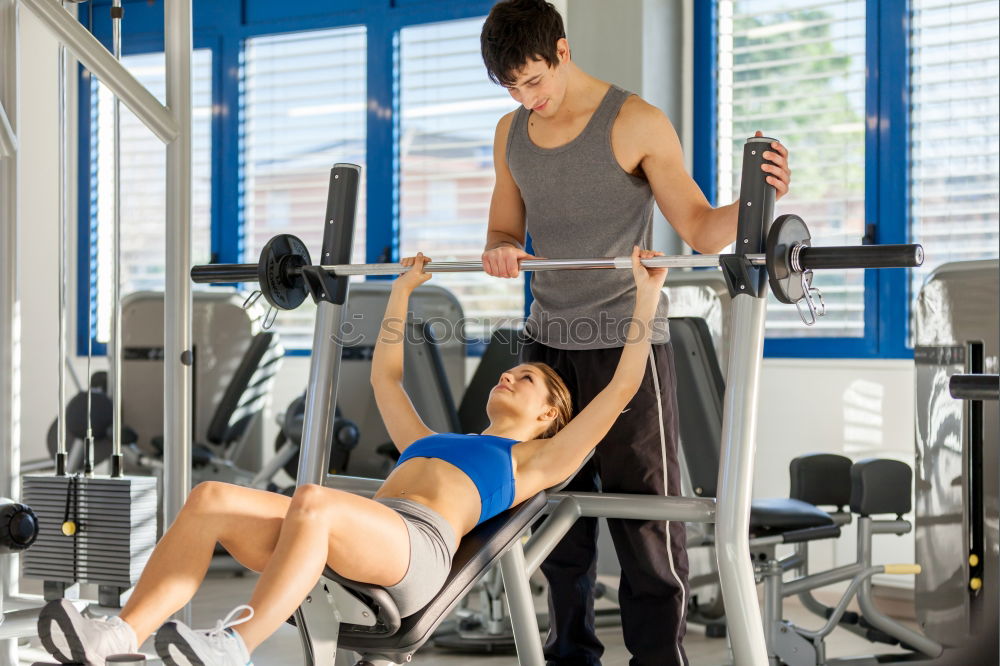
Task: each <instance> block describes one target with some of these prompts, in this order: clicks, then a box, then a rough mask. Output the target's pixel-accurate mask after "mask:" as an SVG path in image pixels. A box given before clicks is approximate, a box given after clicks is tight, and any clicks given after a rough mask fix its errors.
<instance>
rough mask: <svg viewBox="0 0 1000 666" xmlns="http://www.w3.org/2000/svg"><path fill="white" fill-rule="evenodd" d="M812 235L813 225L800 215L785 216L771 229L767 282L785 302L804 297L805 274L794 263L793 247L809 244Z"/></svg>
mask: <svg viewBox="0 0 1000 666" xmlns="http://www.w3.org/2000/svg"><path fill="white" fill-rule="evenodd" d="M811 238H812V237H811V236H810V235H809V227H807V226H806V223H805V222H804V221H803V220H802V218H801V217H799V216H798V215H791V214H789V215H781V216H779V217H778V219H776V220H775V221H774V223H773V224H772V225H771V229H770V231H768V232H767V244H766V245H767V255H766V256H767V281H768V282H769V283H770V285H771V293H773V294H774V297H775V298H777V299H778V300H779V301H781V302H782V303H788V304H794V303H797V302H799V301H800V300H802V298H803V297H804V296H805V293H803V291H802V273H801V271H800V272H795V271H793V270H792V266H791V253H792V247H793V246H794V245H795V244H796V243H799V244H802V245H805V246H809V241H810V239H811Z"/></svg>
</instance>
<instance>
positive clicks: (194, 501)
mask: <svg viewBox="0 0 1000 666" xmlns="http://www.w3.org/2000/svg"><path fill="white" fill-rule="evenodd" d="M233 488H235V486H233V485H232V484H229V483H223V482H221V481H202V482H201V483H199V484H198V485H197V486H195V487H194V488H192V489H191V494H190V495H188V498H187V501H186V502H185V503H184V508H186V509H187V510H188V511H194V512H197V513H210V512H213V511H219V510H220V509H222V508H223V507H224V506H225V505H226V504H227V502H228V498H229V495H230V494H231V492H232V489H233Z"/></svg>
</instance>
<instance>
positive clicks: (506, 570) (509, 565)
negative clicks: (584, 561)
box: [500, 541, 545, 666]
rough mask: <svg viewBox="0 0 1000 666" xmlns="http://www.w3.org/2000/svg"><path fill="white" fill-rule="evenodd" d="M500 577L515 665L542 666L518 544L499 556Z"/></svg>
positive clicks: (533, 615)
mask: <svg viewBox="0 0 1000 666" xmlns="http://www.w3.org/2000/svg"><path fill="white" fill-rule="evenodd" d="M500 573H501V574H503V587H504V590H506V592H507V605H508V607H509V608H510V625H511V629H512V630H513V632H514V644H515V645H516V646H517V663H518V664H519V666H543V665H544V664H545V657H544V656H543V654H542V642H541V641H540V640H539V637H538V618H537V617H535V604H534V602H533V601H532V599H531V586H530V585H529V584H528V572H527V570H526V569H525V563H524V550H523V549H522V547H521V542H520V541H515V542H514V545H513V546H511V547H510V548H508V549H507V552H506V553H504V554H503V555H501V556H500Z"/></svg>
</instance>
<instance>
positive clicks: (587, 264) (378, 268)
mask: <svg viewBox="0 0 1000 666" xmlns="http://www.w3.org/2000/svg"><path fill="white" fill-rule="evenodd" d="M747 257H748V258H749V259H750V263H751V264H754V265H758V266H759V265H763V264H764V263H765V262H766V258H765V256H764V255H763V254H751V255H747ZM642 263H643V265H644V266H648V267H650V268H692V267H711V266H718V265H719V255H717V254H695V255H671V256H666V257H652V258H650V259H643V260H642ZM631 267H632V262H631V259H630V258H629V257H597V258H593V259H525V260H523V261H521V270H522V271H524V272H538V271H565V270H595V269H628V268H631ZM321 268H322V269H323V270H325V271H328V272H330V273H333V274H334V275H397V274H399V273H402V272H403V271H405V270H406V268H404V267H403V265H402V264H398V263H394V264H339V265H333V266H322V267H321ZM424 270H425V271H426V272H428V273H474V272H477V271H479V272H481V271H482V270H483V262H481V261H440V262H433V261H432V262H429V263H428V264H426V265H425V267H424Z"/></svg>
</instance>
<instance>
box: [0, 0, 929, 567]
mask: <svg viewBox="0 0 1000 666" xmlns="http://www.w3.org/2000/svg"><path fill="white" fill-rule="evenodd" d="M565 4H566V7H567V26H568V31H569V37H570V43H571V46H572V48H573V55H574V58H576V60H577V62H578V63H580V64H581V66H583V67H584V68H585V69H589V70H591V71H593V72H594V73H595V74H598V75H599V76H602V77H604V78H606V79H608V80H611V81H615V82H617V83H619V84H621V85H623V86H625V87H629V88H632V89H633V90H636V92H639V93H640V94H641V93H643V91H645V90H647V89H648V90H649V91H650V96H651V97H654V96H655V97H656V98H659V99H661V100H662V101H661V102H660V104H661V105H662V106H663V108H665V109H666V110H667V112H668V115H670V117H671V118H672V119H673V121H674V124H675V126H679V125H680V124H681V119H682V117H683V108H682V106H681V105H680V104H679V101H678V100H679V99H680V94H681V93H680V92H679V89H681V88H683V86H682V84H681V81H682V77H681V76H680V70H681V65H680V64H679V63H680V61H681V55H682V54H681V53H680V47H679V43H680V40H681V39H682V34H683V29H684V25H683V22H682V21H681V20H680V18H679V17H682V16H683V14H684V12H683V11H682V6H683V3H682V2H681V1H680V0H631V1H630V2H615V3H610V2H605V1H603V0H566V3H565ZM21 27H22V33H21V47H22V53H21V68H22V69H21V113H20V119H21V128H20V136H19V140H20V146H21V160H22V162H21V163H22V168H23V171H22V178H21V188H20V195H21V212H22V220H21V257H20V260H21V267H22V269H21V270H22V276H23V277H22V311H23V313H24V316H23V333H22V336H23V341H24V343H23V346H24V355H23V358H22V378H23V386H22V429H21V432H22V457H23V458H24V459H30V458H35V457H40V456H42V455H44V437H45V431H46V429H47V428H48V425H49V423H50V422H51V421H52V419H53V418H54V416H55V405H56V369H57V364H56V360H55V356H56V352H55V350H56V339H57V338H56V332H57V319H56V302H57V300H56V299H57V293H58V292H57V289H58V285H57V280H56V270H57V263H56V262H57V258H58V245H57V220H58V200H59V192H58V180H57V174H58V145H57V137H58V128H57V122H56V118H57V115H56V109H57V96H56V46H55V43H54V42H53V41H52V40H51V39H50V38H49V37H48V35H47V34H46V33H45V32H44V31H43V30H42V29H41V26H40V25H39V24H38V23H37V21H36V20H35V19H34V17H33V16H31V15H30V13H29V12H27V11H22V12H21ZM599 27H600V28H602V29H598V28H599ZM640 32H641V34H642V37H641V38H636V37H635V35H637V34H640ZM640 46H642V47H643V48H639V47H640ZM649 54H653V56H651V57H647V56H648V55H649ZM71 108H75V106H74V105H71ZM678 129H679V131H680V133H681V136H684V135H685V133H686V132H685V131H684V128H682V127H678ZM690 148H691V147H690V146H686V149H687V152H688V153H690ZM791 148H792V152H793V159H794V146H792V147H791ZM75 183H76V179H75V176H74V177H71V178H70V184H71V187H74V186H75ZM71 197H72V198H71V200H72V201H75V194H73V193H71ZM71 219H72V220H73V224H71V229H75V220H76V217H75V215H74V216H72V218H71ZM75 248H76V244H75V240H71V245H70V252H69V258H70V263H71V271H70V276H71V278H70V286H71V289H70V296H71V298H75V285H76V278H75V275H76V273H75V268H73V265H75V259H76V249H75ZM28 270H30V274H29V273H28ZM69 312H70V316H69V323H70V331H69V340H70V341H71V343H70V349H71V350H72V351H74V352H75V343H74V341H75V333H74V329H75V320H76V314H75V313H76V307H75V304H74V302H73V301H72V300H71V304H70V309H69ZM75 362H76V365H77V367H81V368H82V362H81V360H80V359H75ZM101 365H103V363H102V364H101ZM81 376H82V372H81ZM307 376H308V359H304V358H300V357H293V358H288V359H286V362H285V364H284V366H283V368H282V371H281V373H280V375H279V377H278V381H277V385H276V388H275V392H274V398H273V401H272V404H273V405H274V406H276V407H277V409H279V410H280V409H283V408H284V406H285V405H287V404H288V402H290V401H291V400H292V399H293V398H294V397H295V396H296V395H298V394H299V393H300V392H301V390H302V388H303V387H304V386H305V384H306V380H307ZM70 390H71V391H72V389H70ZM913 409H914V408H913V364H912V362H909V361H880V360H874V361H870V360H869V361H858V360H839V359H838V360H788V359H769V360H766V361H765V363H764V370H763V374H762V385H761V394H760V411H759V415H758V428H757V432H758V441H759V447H758V456H757V461H758V462H757V472H756V477H755V494H756V495H757V496H761V497H763V496H775V495H781V494H784V493H786V492H787V490H788V471H787V470H788V462H789V460H791V458H793V457H794V456H796V455H798V454H800V453H804V452H808V451H830V452H842V453H846V454H847V455H849V456H851V457H854V458H860V457H865V456H869V455H878V456H889V457H898V458H900V459H903V460H906V461H908V462H912V451H913V421H914V415H913ZM273 433H274V426H273V419H272V418H271V417H270V416H269V417H268V418H267V420H266V426H265V442H268V441H270V440H271V437H272V436H273ZM879 544H880V549H879V550H877V551H876V553H879V554H884V555H885V558H886V559H885V560H884V561H904V562H905V561H912V550H913V548H912V538H910V537H906V538H903V539H895V538H892V537H882V541H880V542H879ZM885 544H888V545H885ZM816 551H817V554H818V555H822V556H823V557H826V558H829V559H830V560H831V561H837V562H841V561H846V559H850V557H851V556H852V553H853V545H852V542H851V540H850V538H847V539H841V540H840V541H838V542H836V546H835V545H834V544H833V542H831V543H829V544H822V545H820V546H819V547H816ZM890 551H891V552H890ZM897 578H898V577H897Z"/></svg>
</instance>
